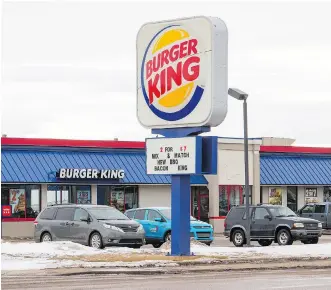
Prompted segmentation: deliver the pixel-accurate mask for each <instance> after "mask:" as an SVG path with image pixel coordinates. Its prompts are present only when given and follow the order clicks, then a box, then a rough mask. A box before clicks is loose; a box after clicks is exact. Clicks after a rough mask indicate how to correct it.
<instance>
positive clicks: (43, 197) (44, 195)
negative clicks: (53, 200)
mask: <svg viewBox="0 0 331 290" xmlns="http://www.w3.org/2000/svg"><path fill="white" fill-rule="evenodd" d="M46 207H47V184H42V185H41V210H43V209H44V208H46Z"/></svg>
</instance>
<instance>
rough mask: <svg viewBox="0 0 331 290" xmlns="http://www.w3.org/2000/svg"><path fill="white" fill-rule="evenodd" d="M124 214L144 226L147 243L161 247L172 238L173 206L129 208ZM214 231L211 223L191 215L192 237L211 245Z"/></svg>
mask: <svg viewBox="0 0 331 290" xmlns="http://www.w3.org/2000/svg"><path fill="white" fill-rule="evenodd" d="M124 214H125V215H126V216H128V217H129V218H131V219H135V220H136V221H138V222H139V223H140V224H141V225H142V226H143V227H144V230H145V233H146V244H152V245H153V247H154V248H159V247H160V246H161V245H162V244H163V243H164V242H166V241H170V240H171V208H169V207H150V208H136V209H131V210H127V211H126V212H125V213H124ZM213 233H214V231H213V227H212V226H211V225H210V224H208V223H205V222H202V221H198V220H196V219H195V218H194V217H192V216H191V229H190V235H191V237H193V238H194V239H195V240H197V241H199V242H202V243H205V244H207V245H210V244H211V243H212V242H213V239H214V237H213Z"/></svg>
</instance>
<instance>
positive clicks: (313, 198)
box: [305, 188, 318, 203]
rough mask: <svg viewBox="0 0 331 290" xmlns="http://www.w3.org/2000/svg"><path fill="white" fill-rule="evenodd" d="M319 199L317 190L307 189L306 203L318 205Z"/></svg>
mask: <svg viewBox="0 0 331 290" xmlns="http://www.w3.org/2000/svg"><path fill="white" fill-rule="evenodd" d="M316 202H318V198H317V188H306V192H305V203H316Z"/></svg>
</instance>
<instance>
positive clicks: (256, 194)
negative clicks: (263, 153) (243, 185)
mask: <svg viewBox="0 0 331 290" xmlns="http://www.w3.org/2000/svg"><path fill="white" fill-rule="evenodd" d="M255 147H256V146H253V150H254V151H253V186H252V204H258V203H260V202H261V198H260V153H259V151H256V150H255V149H256V148H255Z"/></svg>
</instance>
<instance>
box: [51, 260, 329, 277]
mask: <svg viewBox="0 0 331 290" xmlns="http://www.w3.org/2000/svg"><path fill="white" fill-rule="evenodd" d="M319 262H321V261H319ZM258 265H259V264H257V265H247V264H246V267H244V266H243V265H241V264H240V265H237V266H239V267H218V266H219V265H215V266H207V267H179V268H171V269H165V268H164V269H155V268H151V269H134V270H124V271H123V269H118V270H108V269H107V270H106V269H99V270H88V271H77V272H71V273H61V274H58V275H56V276H79V275H119V274H122V275H123V274H124V275H136V276H139V275H140V276H141V275H145V276H147V275H155V274H157V275H163V274H188V273H190V274H192V273H206V272H208V273H211V272H244V271H277V270H288V269H311V268H312V264H311V262H310V263H306V264H302V263H301V264H299V263H296V264H294V265H288V264H285V263H283V264H270V265H265V264H263V265H261V266H258ZM226 266H229V265H226ZM313 267H314V269H331V262H330V261H328V263H321V264H320V265H313Z"/></svg>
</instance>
